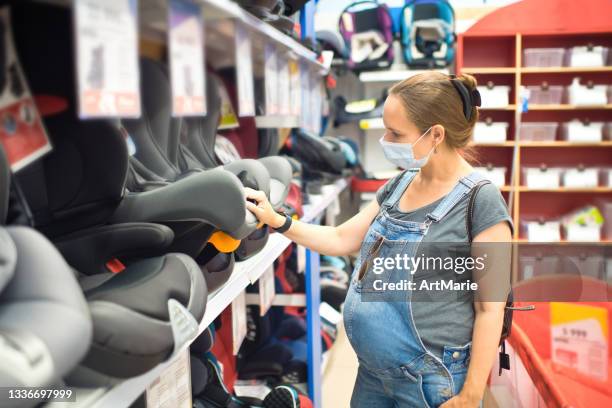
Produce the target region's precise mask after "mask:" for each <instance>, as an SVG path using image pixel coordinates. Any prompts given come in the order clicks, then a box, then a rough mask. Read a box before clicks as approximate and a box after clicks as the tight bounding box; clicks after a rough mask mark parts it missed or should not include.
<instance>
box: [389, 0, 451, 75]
mask: <svg viewBox="0 0 612 408" xmlns="http://www.w3.org/2000/svg"><path fill="white" fill-rule="evenodd" d="M400 34H401V40H402V45H403V48H404V58H405V60H406V63H407V64H408V65H409V66H412V67H428V68H433V67H444V66H447V65H450V64H451V63H452V62H453V60H454V58H455V49H454V44H455V40H456V35H455V11H454V10H453V7H452V6H451V5H450V3H449V2H448V1H446V0H412V1H409V2H408V3H407V4H406V5H405V6H404V8H403V10H402V13H401V17H400Z"/></svg>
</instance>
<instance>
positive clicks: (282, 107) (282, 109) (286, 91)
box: [277, 50, 291, 115]
mask: <svg viewBox="0 0 612 408" xmlns="http://www.w3.org/2000/svg"><path fill="white" fill-rule="evenodd" d="M277 60H278V66H277V68H278V103H279V113H280V114H281V115H290V114H291V83H290V79H289V78H290V73H289V58H288V56H287V53H286V52H285V50H282V52H279V54H278V57H277Z"/></svg>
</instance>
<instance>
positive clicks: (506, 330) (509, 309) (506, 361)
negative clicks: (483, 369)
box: [465, 180, 535, 375]
mask: <svg viewBox="0 0 612 408" xmlns="http://www.w3.org/2000/svg"><path fill="white" fill-rule="evenodd" d="M489 183H491V181H490V180H481V181H479V182H478V183H477V184H476V186H475V187H474V188H472V191H471V192H470V199H469V201H468V206H467V211H466V213H465V222H466V226H467V233H468V240H469V242H470V244H471V243H472V240H473V238H474V237H473V236H472V215H473V212H474V203H475V202H476V195H477V194H478V191H479V190H480V189H481V188H482V187H483V186H485V185H487V184H489ZM534 309H535V306H533V305H528V306H523V307H515V306H514V296H513V294H512V289H510V293H508V298H507V300H506V308H505V310H504V324H503V326H502V332H501V336H500V339H499V345H500V346H501V351H500V352H499V375H501V374H502V370H504V369H505V370H510V356H509V355H508V354H507V353H506V339H507V338H508V336H510V332H511V330H512V314H513V312H514V311H515V310H516V311H521V312H523V311H529V310H534Z"/></svg>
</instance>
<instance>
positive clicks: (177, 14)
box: [168, 0, 206, 116]
mask: <svg viewBox="0 0 612 408" xmlns="http://www.w3.org/2000/svg"><path fill="white" fill-rule="evenodd" d="M168 9H169V12H168V27H169V30H168V45H169V50H170V75H171V83H172V114H173V115H174V116H196V115H205V114H206V90H205V87H206V83H205V81H204V69H205V66H206V65H205V62H204V58H205V53H204V21H203V19H202V9H201V8H200V6H198V5H196V4H194V3H193V2H192V1H191V0H171V1H170V2H169V4H168Z"/></svg>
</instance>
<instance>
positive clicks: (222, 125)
mask: <svg viewBox="0 0 612 408" xmlns="http://www.w3.org/2000/svg"><path fill="white" fill-rule="evenodd" d="M219 98H220V99H221V119H220V120H219V126H218V129H220V130H223V129H235V128H237V127H239V126H240V123H239V122H238V116H236V112H235V111H234V106H233V105H232V100H231V99H230V96H229V94H228V93H227V89H226V88H225V85H224V84H223V83H222V82H221V86H220V87H219Z"/></svg>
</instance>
